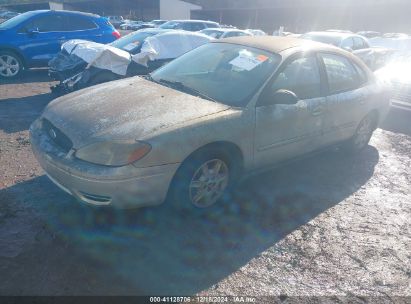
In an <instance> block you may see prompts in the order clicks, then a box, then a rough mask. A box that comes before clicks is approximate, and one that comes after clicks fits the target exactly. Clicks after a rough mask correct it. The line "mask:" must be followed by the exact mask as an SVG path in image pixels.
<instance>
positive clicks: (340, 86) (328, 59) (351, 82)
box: [321, 54, 360, 95]
mask: <svg viewBox="0 0 411 304" xmlns="http://www.w3.org/2000/svg"><path fill="white" fill-rule="evenodd" d="M321 58H322V60H323V62H324V66H325V71H326V74H327V79H328V88H329V92H330V95H332V94H337V93H341V92H346V91H350V90H354V89H356V88H358V87H359V86H360V83H359V81H358V80H359V77H358V74H357V71H356V69H355V68H354V66H353V65H352V64H351V62H350V61H349V60H348V59H347V58H345V57H342V56H339V55H334V54H321Z"/></svg>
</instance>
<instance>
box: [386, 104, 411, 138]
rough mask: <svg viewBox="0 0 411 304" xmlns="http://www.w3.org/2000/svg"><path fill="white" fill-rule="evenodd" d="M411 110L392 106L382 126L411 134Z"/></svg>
mask: <svg viewBox="0 0 411 304" xmlns="http://www.w3.org/2000/svg"><path fill="white" fill-rule="evenodd" d="M410 121H411V111H406V110H401V109H398V108H391V109H390V112H389V113H388V115H387V117H386V119H385V120H384V122H383V123H382V124H381V126H380V128H381V129H384V130H386V131H390V132H394V133H402V134H405V135H409V136H411V123H410Z"/></svg>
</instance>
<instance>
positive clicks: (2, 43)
mask: <svg viewBox="0 0 411 304" xmlns="http://www.w3.org/2000/svg"><path fill="white" fill-rule="evenodd" d="M119 37H120V33H119V32H118V31H117V30H116V29H114V27H113V26H112V25H111V24H110V22H109V21H108V20H107V18H104V17H100V16H98V15H94V14H88V13H80V12H71V11H52V10H39V11H31V12H27V13H24V14H21V15H18V16H16V17H14V18H12V19H9V20H7V21H5V22H3V23H1V24H0V77H4V78H12V77H16V76H18V75H19V74H20V73H21V72H22V71H23V70H24V69H29V68H33V67H46V66H47V63H48V62H49V60H50V59H52V58H53V57H54V56H55V55H57V53H58V52H60V47H61V44H62V43H64V42H65V41H67V40H71V39H84V40H91V41H95V42H99V43H104V44H105V43H110V42H112V41H114V40H116V39H117V38H119Z"/></svg>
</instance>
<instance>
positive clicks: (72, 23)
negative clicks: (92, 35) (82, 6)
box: [64, 16, 97, 31]
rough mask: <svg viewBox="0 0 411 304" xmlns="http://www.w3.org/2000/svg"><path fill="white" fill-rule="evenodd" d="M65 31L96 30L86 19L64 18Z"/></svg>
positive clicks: (93, 24) (92, 23)
mask: <svg viewBox="0 0 411 304" xmlns="http://www.w3.org/2000/svg"><path fill="white" fill-rule="evenodd" d="M64 19H65V30H66V31H84V30H91V29H95V28H97V25H96V24H95V23H94V22H93V21H92V20H91V19H90V18H87V17H82V16H64Z"/></svg>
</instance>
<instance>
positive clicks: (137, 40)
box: [111, 31, 157, 54]
mask: <svg viewBox="0 0 411 304" xmlns="http://www.w3.org/2000/svg"><path fill="white" fill-rule="evenodd" d="M156 34H157V32H139V31H138V32H134V33H131V34H128V35H126V36H124V37H121V38H120V39H118V40H116V41H114V42H112V43H111V45H112V46H114V47H116V48H119V49H122V50H124V51H127V52H129V53H132V54H134V53H135V52H136V51H138V50H139V49H140V48H141V45H142V44H143V42H144V40H145V39H146V38H148V37H151V36H154V35H156Z"/></svg>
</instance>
